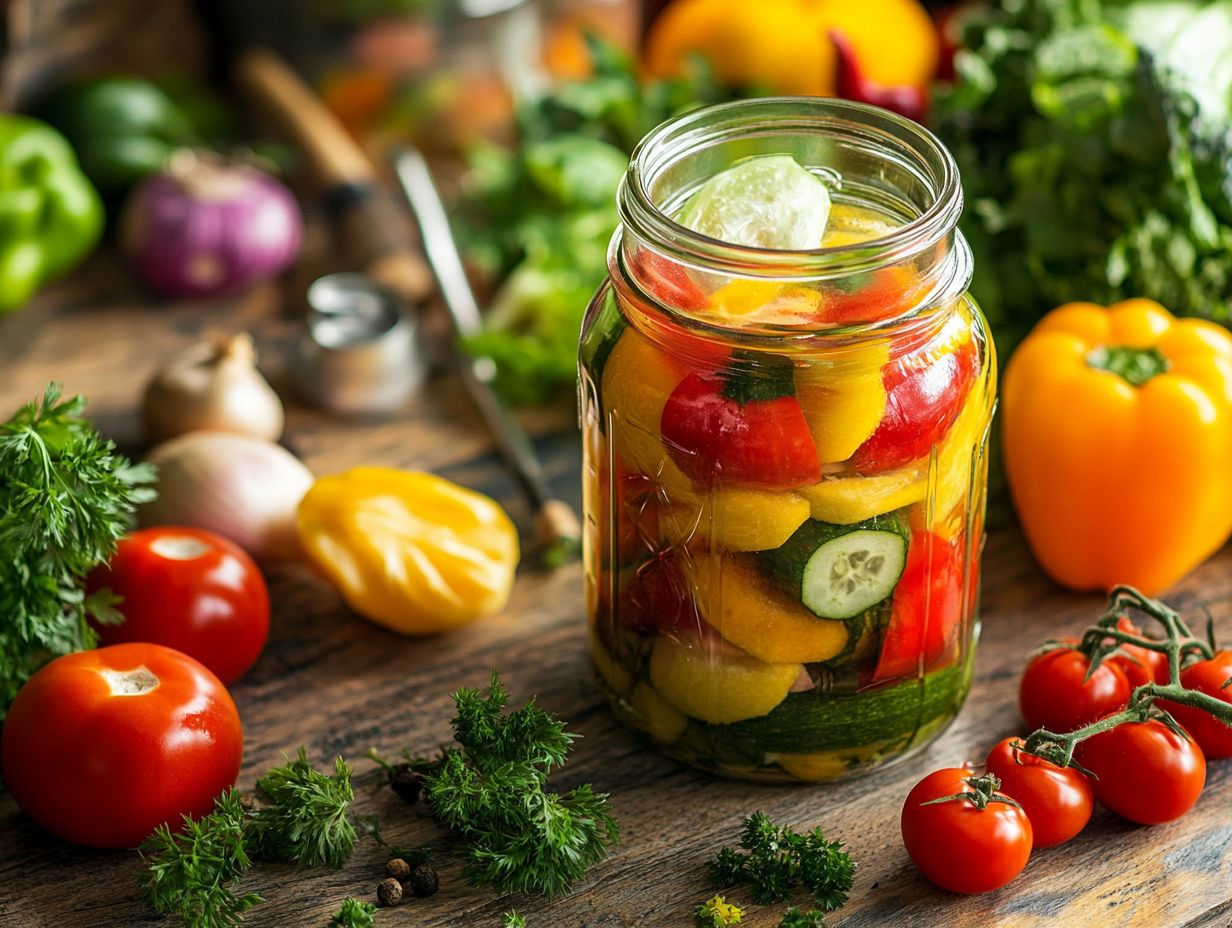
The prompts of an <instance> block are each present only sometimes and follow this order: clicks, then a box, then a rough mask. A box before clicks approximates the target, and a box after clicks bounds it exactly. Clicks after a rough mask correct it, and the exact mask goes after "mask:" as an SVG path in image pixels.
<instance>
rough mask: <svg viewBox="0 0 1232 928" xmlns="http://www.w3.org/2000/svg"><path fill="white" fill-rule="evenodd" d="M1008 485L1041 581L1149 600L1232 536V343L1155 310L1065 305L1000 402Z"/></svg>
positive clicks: (1014, 363)
mask: <svg viewBox="0 0 1232 928" xmlns="http://www.w3.org/2000/svg"><path fill="white" fill-rule="evenodd" d="M1002 404H1003V409H1004V420H1003V436H1004V442H1005V464H1006V473H1007V475H1008V477H1009V481H1010V489H1011V490H1012V492H1013V496H1014V504H1015V506H1016V507H1017V509H1018V514H1019V518H1020V519H1021V521H1022V525H1023V528H1024V530H1025V532H1026V535H1027V539H1028V541H1029V542H1030V544H1031V548H1032V550H1033V551H1034V552H1035V556H1036V558H1037V559H1038V560H1039V562H1040V564H1041V565H1042V566H1043V568H1044V569H1045V570H1046V571H1047V572H1048V573H1049V574H1050V575H1051V576H1052V577H1053V578H1054V579H1055V580H1056V581H1057V582H1058V583H1061V584H1062V585H1064V586H1067V587H1070V588H1072V589H1075V590H1095V589H1107V588H1108V587H1111V586H1113V585H1115V584H1118V583H1128V584H1132V585H1133V586H1136V587H1138V588H1139V589H1140V590H1142V591H1143V592H1144V593H1146V594H1148V595H1154V594H1156V593H1159V592H1160V591H1162V590H1164V589H1165V588H1167V587H1168V586H1169V585H1171V584H1172V583H1174V582H1175V581H1176V580H1179V579H1180V578H1181V577H1182V576H1184V575H1185V574H1186V573H1187V572H1188V571H1190V570H1192V569H1193V568H1194V567H1196V566H1197V565H1198V564H1200V563H1201V562H1202V561H1203V560H1205V559H1206V558H1207V557H1208V556H1209V555H1211V554H1212V553H1214V552H1215V551H1216V550H1217V549H1218V548H1219V547H1220V546H1221V545H1223V543H1224V542H1225V541H1227V539H1228V536H1229V533H1232V336H1230V335H1229V333H1228V332H1227V330H1226V329H1223V328H1221V327H1219V326H1217V325H1214V324H1213V323H1209V322H1205V321H1202V320H1198V319H1179V320H1178V319H1174V318H1173V317H1172V315H1171V314H1170V313H1168V312H1167V311H1166V310H1165V309H1164V308H1163V307H1161V306H1159V305H1158V304H1157V303H1153V302H1151V301H1150V300H1129V301H1127V302H1124V303H1118V304H1117V305H1115V306H1111V307H1108V308H1107V309H1105V308H1104V307H1101V306H1096V305H1094V304H1091V303H1070V304H1067V305H1065V306H1062V307H1060V308H1059V309H1055V310H1053V311H1052V312H1051V313H1049V314H1048V315H1047V316H1046V317H1044V319H1043V320H1042V321H1041V322H1040V323H1039V325H1038V326H1036V328H1035V330H1034V332H1032V333H1031V335H1030V336H1028V338H1027V339H1026V340H1025V341H1024V342H1023V343H1022V344H1021V345H1020V346H1019V348H1018V351H1017V352H1016V353H1015V354H1014V356H1013V358H1012V359H1011V360H1010V363H1009V367H1008V368H1007V370H1006V374H1005V387H1004V390H1003V391H1002Z"/></svg>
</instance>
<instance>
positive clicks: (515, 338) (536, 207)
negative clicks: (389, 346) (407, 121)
mask: <svg viewBox="0 0 1232 928" xmlns="http://www.w3.org/2000/svg"><path fill="white" fill-rule="evenodd" d="M588 45H589V48H590V53H591V59H592V62H593V65H594V74H593V75H592V76H591V77H589V78H587V79H585V80H581V81H577V82H572V83H565V84H562V85H561V86H559V87H558V88H556V89H555V90H553V91H552V92H550V93H548V94H546V95H544V96H542V97H539V98H538V99H535V100H530V101H527V102H526V103H524V104H522V105H521V106H520V107H519V110H518V117H517V136H518V142H517V145H516V147H515V148H513V149H507V148H503V147H499V146H494V145H488V146H485V147H481V148H478V149H476V150H475V151H474V152H472V154H471V157H470V170H469V172H468V174H467V175H466V177H465V179H464V185H463V198H462V202H461V203H460V204H459V213H458V229H457V231H458V234H459V238H460V241H461V243H462V246H463V249H464V251H465V252H466V255H467V258H468V260H470V261H471V262H472V263H473V264H474V265H475V266H477V267H478V268H479V269H480V270H481V271H483V272H484V273H485V274H486V275H488V276H489V277H490V278H491V279H493V280H495V281H498V282H499V284H498V288H497V291H496V293H495V296H494V298H493V300H492V301H491V305H490V308H489V311H488V314H487V317H486V322H485V325H486V328H485V331H484V332H482V333H480V334H479V335H478V336H475V337H473V338H471V339H468V340H467V342H466V345H465V347H466V348H467V350H468V351H470V352H471V353H472V354H474V355H477V356H487V357H490V358H492V359H493V361H495V362H496V368H497V379H496V387H497V389H498V390H500V391H501V392H502V393H503V394H504V395H505V396H506V397H507V398H508V399H510V400H511V401H513V402H516V403H522V404H531V403H540V402H543V401H545V400H548V399H551V398H552V397H554V396H556V395H558V394H559V393H561V392H569V391H572V390H573V388H574V383H575V381H576V377H577V338H578V331H579V329H580V328H581V323H582V316H583V314H584V313H585V311H586V306H587V303H588V302H589V301H590V298H591V296H592V295H593V294H594V292H595V290H596V289H597V288H598V286H599V284H600V283H601V282H602V281H603V278H604V275H605V274H606V273H607V245H608V242H609V240H610V239H611V237H612V233H613V231H615V229H616V224H617V218H616V189H617V187H618V186H619V184H620V180H621V178H622V177H623V176H624V172H625V168H626V167H627V165H628V161H629V153H630V152H632V151H633V147H634V146H635V145H636V144H637V142H638V141H639V140H640V139H641V138H642V136H643V135H645V134H646V133H647V132H649V131H650V130H651V129H652V128H654V127H655V126H656V125H658V124H659V123H660V122H662V121H663V120H665V119H666V118H668V117H669V116H671V115H672V114H673V113H676V112H679V111H681V110H684V109H688V108H690V107H693V106H700V105H702V104H704V103H707V102H713V101H716V100H719V99H721V98H722V97H723V95H724V92H722V91H720V90H719V89H718V87H717V85H716V84H714V82H713V81H711V80H710V78H709V74H708V72H707V71H706V70H705V69H704V68H703V67H702V66H701V65H700V64H699V65H698V66H697V67H696V68H695V69H694V71H693V72H692V73H691V74H690V75H689V76H688V77H686V78H683V79H679V80H671V81H648V82H643V81H641V80H640V79H639V78H638V76H637V72H636V67H635V64H634V62H633V60H632V59H631V58H629V57H628V56H627V55H625V54H624V53H622V52H621V51H619V50H618V49H616V48H615V47H614V46H612V45H609V44H606V43H604V42H602V41H600V40H596V39H591V40H588Z"/></svg>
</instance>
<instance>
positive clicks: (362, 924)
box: [329, 898, 376, 928]
mask: <svg viewBox="0 0 1232 928" xmlns="http://www.w3.org/2000/svg"><path fill="white" fill-rule="evenodd" d="M375 924H376V906H375V905H373V904H372V903H371V902H360V901H359V900H358V899H354V898H350V899H344V900H343V901H342V906H341V908H339V909H338V911H337V912H335V913H334V917H333V918H331V919H330V920H329V928H372V926H373V925H375Z"/></svg>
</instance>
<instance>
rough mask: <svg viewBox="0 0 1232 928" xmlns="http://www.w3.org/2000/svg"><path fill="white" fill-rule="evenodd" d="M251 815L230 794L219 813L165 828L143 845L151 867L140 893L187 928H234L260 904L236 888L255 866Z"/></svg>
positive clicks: (219, 804) (217, 804) (232, 792)
mask: <svg viewBox="0 0 1232 928" xmlns="http://www.w3.org/2000/svg"><path fill="white" fill-rule="evenodd" d="M246 817H247V813H246V812H245V809H244V805H243V802H242V800H241V797H240V794H239V792H238V791H236V790H234V789H232V790H228V791H227V792H226V793H224V794H223V795H221V796H219V797H218V799H217V800H215V802H214V811H213V812H211V813H210V814H209V815H206V816H204V817H203V818H201V819H199V820H197V821H194V820H193V819H191V818H189V817H188V816H184V827H183V830H181V831H179V832H176V833H174V834H173V833H172V832H171V829H169V828H168V827H167V826H166V825H162V826H160V827H159V828H158V829H157V830H156V831H155V832H154V834H153V835H151V836H150V837H149V838H148V839H147V840H146V841H145V843H144V844H142V846H141V856H142V857H143V858H144V859H145V861H146V867H147V869H146V870H144V871H143V872H142V874H141V880H140V895H141V898H142V899H143V900H145V902H146V903H148V904H149V905H150V906H151V907H152V908H153V909H154V910H155V911H157V912H160V913H161V914H163V915H178V916H179V917H180V918H181V919H182V920H183V922H184V924H185V925H186V926H188V928H234V926H236V925H239V924H240V923H241V922H242V921H243V915H242V913H243V912H245V911H246V910H248V909H250V908H252V907H253V906H254V905H256V904H257V903H258V902H260V901H261V897H260V896H258V895H257V894H256V893H246V894H244V895H237V894H236V892H235V889H234V886H233V884H234V883H235V882H236V881H238V880H239V878H240V877H241V876H243V874H244V873H245V872H246V871H247V870H248V868H249V867H250V866H251V861H250V860H249V858H248V853H247V851H246V850H245V847H244V827H245V820H246Z"/></svg>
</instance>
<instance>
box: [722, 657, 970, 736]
mask: <svg viewBox="0 0 1232 928" xmlns="http://www.w3.org/2000/svg"><path fill="white" fill-rule="evenodd" d="M969 670H970V668H969V667H964V666H963V665H960V664H956V665H954V666H951V667H946V668H945V669H943V670H938V671H935V672H934V673H931V674H929V675H928V676H926V677H924V679H923V680H921V681H915V680H912V681H909V682H906V683H899V684H896V685H894V686H886V687H881V688H879V689H875V690H869V691H866V692H863V693H849V694H847V695H843V696H834V695H818V694H817V693H792V694H791V695H789V696H788V697H787V698H786V699H785V700H783V702H781V703H780V704H779V705H778V706H777V707H775V708H774V709H773V710H772V711H771V712H770V713H769V714H768V715H764V716H761V717H760V718H753V719H746V720H744V721H741V722H734V723H732V724H730V725H707V726H705V728H706V730H707V734H709V735H710V738H711V740H712V742H713V743H714V744H715V745H716V746H719V745H725V746H726V749H727V750H728V751H729V752H731V753H732V754H733V755H734V756H737V757H744V756H749V755H758V754H760V755H765V754H767V753H771V754H814V753H818V752H821V751H834V750H839V749H842V748H856V747H863V746H865V745H870V744H876V743H878V742H882V741H894V740H896V739H903V740H904V741H908V740H909V739H912V738H913V736H914V735H915V733H916V732H917V731H918V730H921V729H923V728H925V727H927V726H929V725H931V724H932V723H934V722H936V721H937V720H939V719H943V718H944V717H945V716H948V715H955V714H957V712H958V710H959V708H960V707H961V706H962V703H963V700H964V699H965V698H966V695H967V688H968V686H969V685H970V682H971V678H970V672H969Z"/></svg>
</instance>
